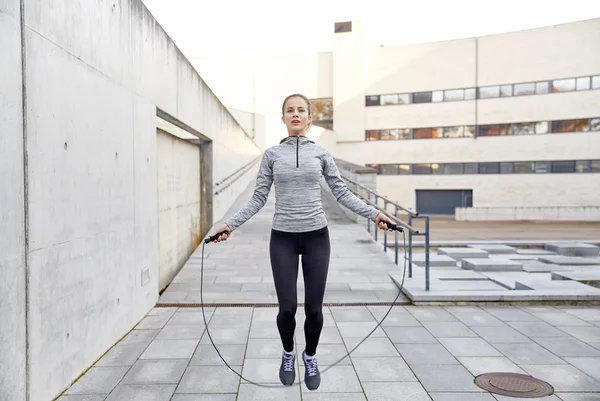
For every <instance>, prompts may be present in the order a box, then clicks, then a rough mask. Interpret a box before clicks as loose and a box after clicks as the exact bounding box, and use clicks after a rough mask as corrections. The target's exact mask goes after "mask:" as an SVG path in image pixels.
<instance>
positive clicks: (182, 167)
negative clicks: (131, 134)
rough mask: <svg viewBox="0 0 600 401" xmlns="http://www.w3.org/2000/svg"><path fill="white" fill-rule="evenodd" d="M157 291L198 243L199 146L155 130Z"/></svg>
mask: <svg viewBox="0 0 600 401" xmlns="http://www.w3.org/2000/svg"><path fill="white" fill-rule="evenodd" d="M156 148H157V163H158V166H157V167H158V168H157V172H158V174H157V175H158V176H157V178H158V258H159V263H158V272H159V282H158V289H159V291H161V290H163V289H164V288H166V286H167V285H168V284H169V283H170V282H171V280H173V278H174V277H175V275H176V274H177V272H179V269H180V268H181V267H182V266H183V264H184V263H185V261H186V260H187V259H188V258H189V256H190V255H191V254H192V252H193V251H194V249H196V247H197V246H198V245H199V244H200V239H201V237H202V234H201V233H200V181H201V179H202V178H201V177H200V149H199V148H198V146H196V145H194V144H192V143H189V142H187V141H185V140H183V139H180V138H177V137H175V136H173V135H171V134H169V133H168V132H165V131H162V130H157V143H156Z"/></svg>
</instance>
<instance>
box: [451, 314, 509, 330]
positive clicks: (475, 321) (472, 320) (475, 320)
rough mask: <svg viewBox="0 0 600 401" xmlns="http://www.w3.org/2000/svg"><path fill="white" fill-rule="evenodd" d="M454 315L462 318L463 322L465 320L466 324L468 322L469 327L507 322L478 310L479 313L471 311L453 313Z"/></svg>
mask: <svg viewBox="0 0 600 401" xmlns="http://www.w3.org/2000/svg"><path fill="white" fill-rule="evenodd" d="M453 315H454V316H455V317H456V318H457V319H458V320H460V321H461V322H463V323H464V324H466V325H467V326H469V327H472V326H505V325H506V324H505V323H503V322H502V321H501V320H499V319H497V318H495V317H494V316H493V315H491V314H489V313H487V312H483V311H482V312H478V313H471V312H459V313H453Z"/></svg>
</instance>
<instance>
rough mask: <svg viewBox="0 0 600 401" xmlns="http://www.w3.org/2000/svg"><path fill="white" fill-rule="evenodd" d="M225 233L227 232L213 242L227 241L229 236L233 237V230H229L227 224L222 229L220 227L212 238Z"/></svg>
mask: <svg viewBox="0 0 600 401" xmlns="http://www.w3.org/2000/svg"><path fill="white" fill-rule="evenodd" d="M223 231H225V232H226V234H222V235H220V236H219V238H217V239H216V240H214V241H213V242H221V241H227V238H229V235H231V228H229V226H228V225H227V224H223V225H222V226H221V227H219V229H218V230H217V231H215V232H213V233H212V234H211V235H210V236H211V237H212V236H213V235H217V234H218V233H220V232H223Z"/></svg>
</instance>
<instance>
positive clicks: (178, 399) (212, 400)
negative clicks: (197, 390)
mask: <svg viewBox="0 0 600 401" xmlns="http://www.w3.org/2000/svg"><path fill="white" fill-rule="evenodd" d="M236 399H237V394H175V395H174V396H173V398H172V399H171V401H236Z"/></svg>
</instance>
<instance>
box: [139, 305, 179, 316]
mask: <svg viewBox="0 0 600 401" xmlns="http://www.w3.org/2000/svg"><path fill="white" fill-rule="evenodd" d="M178 310H179V308H156V307H155V308H152V310H150V312H148V314H147V315H146V316H173V314H174V313H175V312H177V311H178Z"/></svg>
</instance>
